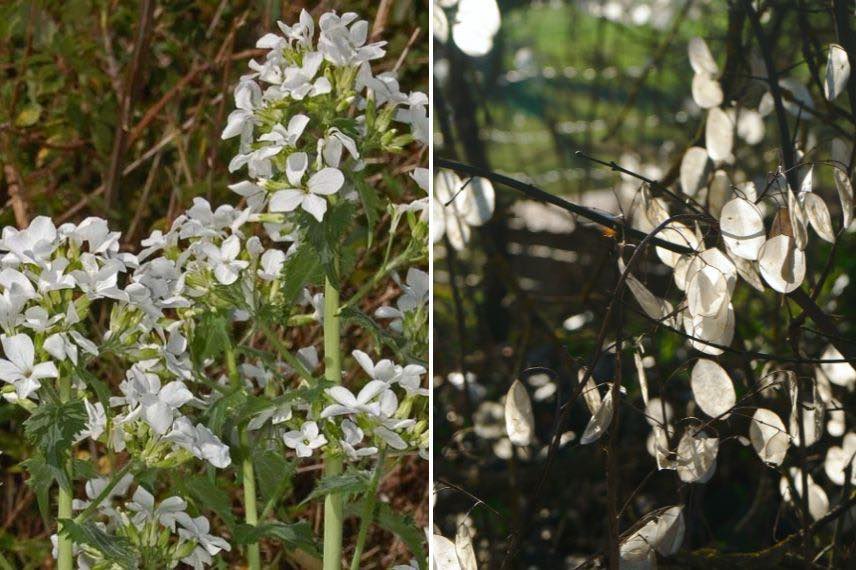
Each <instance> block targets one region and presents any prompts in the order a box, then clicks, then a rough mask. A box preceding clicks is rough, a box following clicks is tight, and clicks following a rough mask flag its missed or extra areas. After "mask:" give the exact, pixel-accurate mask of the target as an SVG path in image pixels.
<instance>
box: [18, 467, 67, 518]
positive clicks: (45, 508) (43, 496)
mask: <svg viewBox="0 0 856 570" xmlns="http://www.w3.org/2000/svg"><path fill="white" fill-rule="evenodd" d="M21 465H22V466H23V467H24V468H25V469H26V470H27V472H28V473H29V474H30V476H29V477H28V478H27V482H26V483H27V486H28V487H30V488H31V489H32V490H33V492H34V493H35V494H36V500H37V501H38V504H39V514H40V515H41V516H42V520H43V521H44V522H45V525H46V526H47V525H48V523H49V521H50V520H51V512H50V509H51V504H50V490H51V486H52V485H53V483H54V481H56V480H57V478H58V475H59V473H57V471H58V470H57V469H56V468H55V467H51V466H50V465H48V464H47V462H46V461H45V460H44V458H43V457H42V456H41V455H34V456H33V457H31V458H29V459H27V460H25V461H22V462H21Z"/></svg>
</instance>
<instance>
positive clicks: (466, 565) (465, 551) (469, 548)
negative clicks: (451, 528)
mask: <svg viewBox="0 0 856 570" xmlns="http://www.w3.org/2000/svg"><path fill="white" fill-rule="evenodd" d="M455 553H456V554H457V555H458V562H459V563H460V565H461V570H478V563H477V562H476V553H475V551H474V550H473V540H472V537H471V536H470V531H469V529H468V528H467V525H465V524H460V525H458V532H457V533H455Z"/></svg>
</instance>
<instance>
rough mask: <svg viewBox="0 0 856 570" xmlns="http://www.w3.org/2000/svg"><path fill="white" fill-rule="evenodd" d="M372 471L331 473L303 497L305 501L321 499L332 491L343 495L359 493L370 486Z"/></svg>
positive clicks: (353, 470)
mask: <svg viewBox="0 0 856 570" xmlns="http://www.w3.org/2000/svg"><path fill="white" fill-rule="evenodd" d="M370 480H371V473H369V472H368V471H358V470H356V469H351V470H348V471H346V472H345V473H342V474H341V475H330V476H327V477H322V478H321V479H320V480H319V481H318V483H317V484H316V485H315V488H314V489H312V492H311V493H309V495H308V496H307V497H306V498H305V499H303V502H304V503H308V502H309V501H313V500H315V499H320V498H322V497H324V496H326V495H329V494H330V493H337V494H341V495H357V494H359V493H363V492H365V490H366V489H368V487H369V483H370Z"/></svg>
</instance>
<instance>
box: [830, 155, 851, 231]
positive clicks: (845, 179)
mask: <svg viewBox="0 0 856 570" xmlns="http://www.w3.org/2000/svg"><path fill="white" fill-rule="evenodd" d="M832 177H833V178H834V179H835V188H836V189H837V190H838V199H839V200H841V215H842V218H843V219H842V222H841V223H842V225H843V226H842V227H844V228H845V229H846V228H849V227H850V222H852V221H853V184H851V182H850V177H849V176H848V175H847V173H846V172H845V171H843V170H841V169H840V168H834V169H833V171H832Z"/></svg>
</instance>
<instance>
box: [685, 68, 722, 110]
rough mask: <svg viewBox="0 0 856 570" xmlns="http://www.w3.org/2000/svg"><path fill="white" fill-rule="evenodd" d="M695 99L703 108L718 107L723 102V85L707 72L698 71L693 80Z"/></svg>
mask: <svg viewBox="0 0 856 570" xmlns="http://www.w3.org/2000/svg"><path fill="white" fill-rule="evenodd" d="M691 89H692V95H693V101H695V103H696V105H698V106H699V107H701V108H702V109H710V108H713V107H718V106H719V105H721V104H722V100H723V95H722V87H720V86H719V81H717V80H716V79H714V78H713V77H711V76H710V75H707V74H706V73H697V74H696V75H695V76H694V77H693V82H692V88H691Z"/></svg>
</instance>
